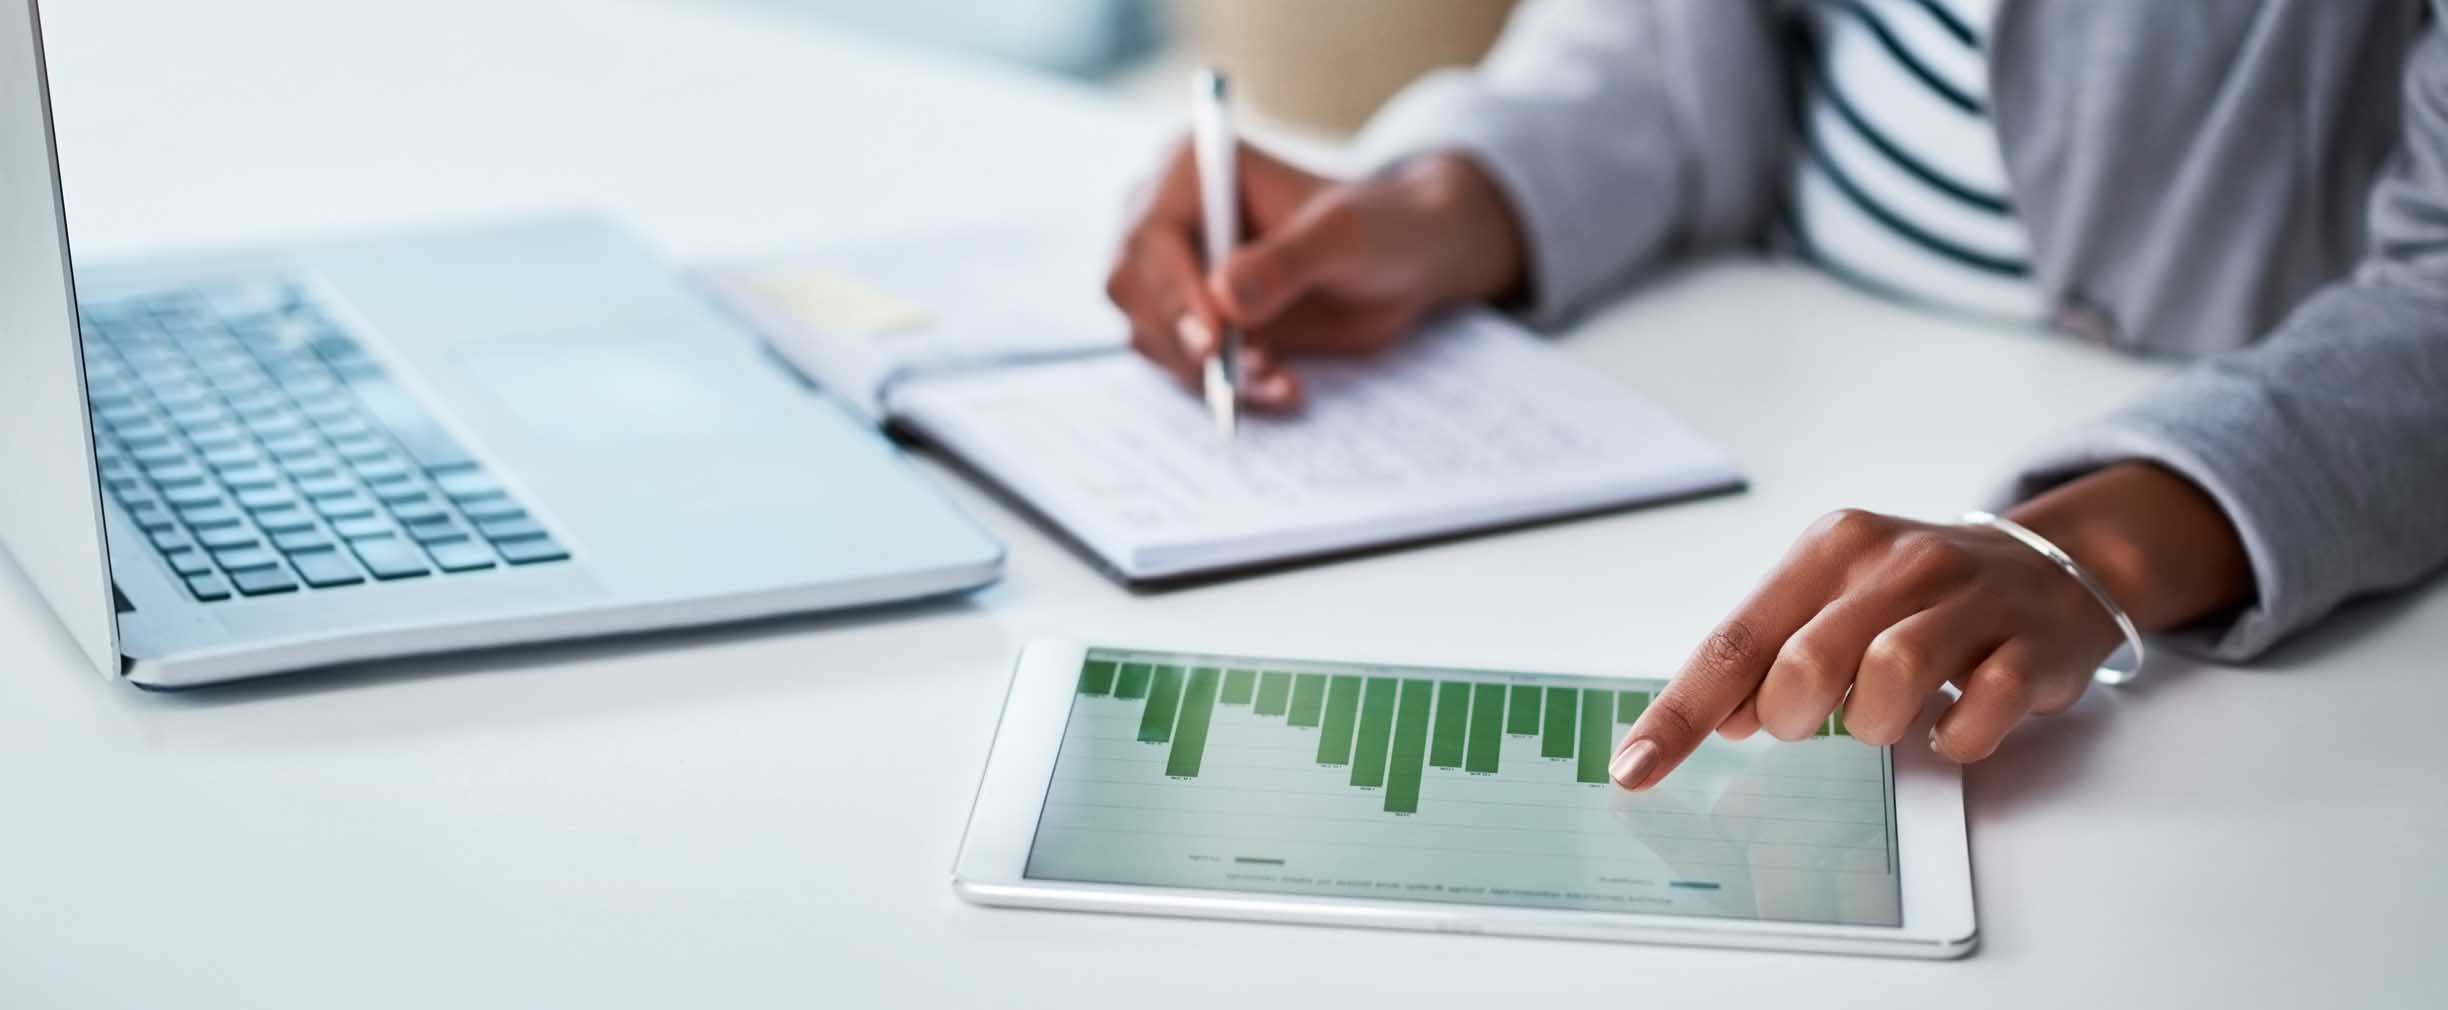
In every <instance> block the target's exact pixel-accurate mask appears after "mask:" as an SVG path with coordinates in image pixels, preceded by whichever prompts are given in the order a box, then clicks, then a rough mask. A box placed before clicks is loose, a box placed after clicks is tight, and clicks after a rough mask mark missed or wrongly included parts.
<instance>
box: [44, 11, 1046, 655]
mask: <svg viewBox="0 0 2448 1010" xmlns="http://www.w3.org/2000/svg"><path fill="white" fill-rule="evenodd" d="M6 2H7V6H6V7H0V22H5V24H0V355H5V361H6V365H5V367H0V473H4V474H6V475H7V477H6V484H5V487H0V544H4V545H5V546H6V548H7V551H8V553H9V554H11V555H12V556H13V557H14V558H15V560H16V562H17V564H18V566H19V567H20V568H21V569H22V570H23V571H24V572H25V574H26V576H27V578H28V580H29V582H30V583H31V584H32V585H33V586H34V588H35V589H36V590H37V591H38V592H39V593H40V594H41V595H42V597H43V598H44V599H45V600H46V601H47V602H48V603H49V605H50V606H51V608H52V610H53V611H54V612H55V613H56V614H57V616H58V618H59V620H60V623H61V624H63V625H64V626H65V627H66V629H67V630H68V632H69V633H70V635H71V636H72V637H73V638H74V639H75V641H76V644H77V645H78V646H79V648H80V649H81V650H82V651H83V652H84V654H85V656H86V657H87V658H88V659H89V660H90V661H91V662H92V664H93V665H94V667H95V668H97V669H99V670H101V671H102V672H104V673H105V674H107V675H109V676H112V677H116V678H121V679H124V680H127V681H129V682H132V683H134V684H137V685H140V686H144V687H154V688H177V687H187V686H193V685H200V684H206V683H212V682H217V681H226V680H232V679H236V678H242V677H251V676H258V675H263V674H271V673H278V672H285V671H294V670H300V669H307V668H315V667H323V666H328V665H332V664H339V663H348V662H353V661H360V660H370V659H378V658H388V657H397V656H403V655H409V654H417V653H427V652H437V651H445V650H459V649H469V648H478V647H488V646H498V645H507V644H513V643H524V642H536V641H543V640H551V639H564V638H571V637H579V636H591V635H603V634H612V633H628V632H636V631H642V630H650V629H662V628H672V627H678V626H684V625H698V624H707V623H714V622H728V621H740V620H747V619H754V618H760V617H768V616H774V615H781V614H789V613H799V612H807V611H819V610H829V609H834V608H844V607H857V606H865V605H872V604H882V603H888V602H894V601H902V600H910V599H915V598H921V597H929V596H936V595H941V594H950V593H957V592H960V591H963V590H967V589H970V588H973V587H976V586H979V585H983V584H985V583H987V582H990V581H992V580H993V579H994V578H995V577H996V576H997V574H998V573H999V571H1000V569H1001V565H1002V548H1001V546H1000V545H999V544H997V543H996V542H995V541H994V540H993V539H992V538H991V537H989V536H988V535H987V534H985V533H984V532H983V531H982V530H980V529H979V528H978V527H977V526H975V525H974V524H973V523H971V522H970V521H969V520H968V519H967V518H965V517H964V516H962V515H961V514H960V513H958V512H957V511H955V510H954V508H953V507H952V506H951V505H950V503H949V502H947V501H945V500H944V499H943V498H941V497H940V496H939V495H938V494H937V493H936V492H935V491H934V490H932V489H931V488H929V487H928V486H927V485H926V484H925V483H923V481H922V480H921V478H920V475H918V474H917V473H916V472H914V470H913V469H912V468H911V467H910V466H909V464H908V462H907V461H906V460H904V459H903V458H901V457H900V455H899V454H898V453H897V452H896V450H895V449H894V448H893V447H892V446H891V445H890V444H888V443H887V442H886V441H884V439H883V438H882V437H881V436H880V435H878V434H877V433H876V432H875V431H874V430H873V429H871V428H869V427H867V426H865V425H863V424H861V423H859V422H858V421H856V420H855V419H853V418H852V417H851V416H850V414H849V413H848V412H847V411H846V410H845V409H843V408H842V407H840V406H839V405H838V404H837V403H835V402H834V401H832V400H830V399H829V398H828V397H826V396H825V395H823V394H821V393H819V392H818V391H815V390H812V389H810V388H808V387H807V386H805V385H804V384H802V383H801V382H800V380H798V379H797V378H796V377H795V376H794V375H793V374H792V373H790V372H789V371H788V370H787V369H786V368H785V367H783V366H781V365H780V364H779V363H778V362H776V361H775V360H773V359H771V358H770V357H769V356H768V355H767V354H766V353H765V352H764V350H763V349H762V345H761V344H760V343H759V341H758V340H757V339H756V338H755V337H754V336H753V335H752V334H750V333H748V332H745V331H744V330H742V329H741V328H740V327H739V326H738V325H737V324H735V323H733V322H732V321H730V320H729V319H728V318H727V317H725V316H723V315H721V314H720V313H719V312H718V311H717V310H715V309H713V308H712V307H710V306H708V305H706V304H704V303H702V302H701V301H700V300H699V299H698V298H697V297H696V296H695V295H693V294H692V293H691V291H690V290H689V289H688V288H687V287H686V286H685V284H684V282H683V280H682V278H681V277H680V275H679V274H678V273H676V272H675V271H672V270H670V269H667V268H666V267H665V266H663V265H662V264H660V263H658V262H656V260H655V258H654V257H653V256H652V255H651V254H650V253H648V252H647V251H646V250H644V249H642V248H641V247H640V245H639V244H638V243H637V242H636V241H634V240H632V239H630V238H629V237H627V236H625V235H623V234H621V233H620V232H619V231H618V230H616V229H614V228H612V227H609V226H607V225H605V224H603V223H600V222H597V221H593V220H588V219H584V218H572V219H555V220H542V221H531V222H521V223H515V224H508V225H503V226H499V227H491V228H485V229H480V230H472V231H463V232H455V233H449V234H425V235H410V236H402V237H391V238H379V239H371V240H360V241H346V242H335V243H331V244H324V245H300V246H295V247H283V248H277V249H260V250H245V251H235V252H228V253H221V254H213V255H199V256H177V257H170V258H164V259H160V260H157V261H147V262H134V263H120V264H112V265H108V266H103V267H95V268H92V269H76V268H75V265H74V264H72V262H71V259H70V254H69V234H68V229H67V221H66V216H65V213H64V211H63V207H62V199H61V195H60V186H59V176H58V159H57V157H56V154H55V151H54V147H53V141H52V135H51V123H50V109H49V95H48V91H47V82H46V80H45V77H44V70H43V63H42V46H41V37H40V35H41V32H40V23H39V16H38V12H37V11H36V9H35V5H34V3H33V2H32V0H6Z"/></svg>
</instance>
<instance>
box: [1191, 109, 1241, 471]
mask: <svg viewBox="0 0 2448 1010" xmlns="http://www.w3.org/2000/svg"><path fill="white" fill-rule="evenodd" d="M1226 87H1227V86H1226V84H1225V81H1224V74H1223V72H1221V71H1219V70H1217V69H1215V68H1214V67H1208V68H1205V69H1202V70H1200V71H1199V72H1198V74H1197V75H1196V76H1195V77H1193V78H1192V79H1191V82H1190V153H1191V157H1192V158H1193V159H1195V160H1196V162H1197V163H1198V181H1199V219H1200V222H1201V224H1202V228H1201V230H1202V231H1205V232H1206V233H1207V269H1208V270H1209V271H1211V272H1212V271H1214V270H1217V269H1220V268H1222V267H1223V265H1224V259H1225V257H1228V256H1231V255H1232V251H1233V246H1234V245H1236V244H1237V240H1238V239H1239V238H1240V232H1241V201H1240V192H1241V187H1240V182H1239V180H1237V179H1236V178H1234V175H1233V166H1234V158H1233V153H1234V152H1233V148H1234V147H1235V146H1237V145H1236V144H1235V142H1234V140H1233V127H1232V109H1231V106H1230V105H1229V103H1228V99H1229V98H1230V96H1229V95H1228V94H1226ZM1240 355H1241V331H1240V329H1239V328H1237V327H1232V326H1226V327H1224V328H1223V332H1220V333H1218V334H1216V353H1215V356H1213V357H1210V358H1208V359H1207V361H1206V364H1205V372H1206V393H1207V413H1208V414H1209V415H1210V416H1212V417H1214V418H1215V425H1216V431H1217V432H1218V433H1220V434H1222V435H1223V436H1224V437H1225V438H1227V439H1229V438H1231V437H1232V435H1233V426H1234V424H1235V423H1236V422H1237V421H1238V420H1239V417H1238V411H1239V409H1240V388H1241V362H1240Z"/></svg>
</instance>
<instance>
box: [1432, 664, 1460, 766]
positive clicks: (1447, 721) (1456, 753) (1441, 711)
mask: <svg viewBox="0 0 2448 1010" xmlns="http://www.w3.org/2000/svg"><path fill="white" fill-rule="evenodd" d="M1470 696H1471V686H1470V685H1469V684H1466V683H1464V682H1462V681H1459V680H1449V681H1446V682H1444V683H1442V684H1439V685H1437V700H1436V738H1435V740H1434V741H1433V742H1431V743H1430V744H1429V745H1428V763H1429V764H1432V765H1435V766H1437V767H1439V768H1460V767H1462V745H1463V741H1464V740H1465V739H1467V738H1468V737H1469V736H1470Z"/></svg>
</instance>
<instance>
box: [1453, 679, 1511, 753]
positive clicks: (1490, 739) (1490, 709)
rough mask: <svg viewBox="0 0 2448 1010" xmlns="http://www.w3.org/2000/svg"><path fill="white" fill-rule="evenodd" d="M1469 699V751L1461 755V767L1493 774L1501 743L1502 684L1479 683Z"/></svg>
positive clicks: (1503, 692)
mask: <svg viewBox="0 0 2448 1010" xmlns="http://www.w3.org/2000/svg"><path fill="white" fill-rule="evenodd" d="M1474 693H1475V694H1477V695H1478V697H1477V698H1475V699H1472V701H1471V714H1470V752H1469V753H1467V754H1464V755H1463V756H1462V768H1463V770H1464V771H1471V772H1477V773H1479V774H1482V775H1494V774H1496V755H1497V753H1498V752H1499V751H1500V750H1502V749H1503V747H1504V704H1505V686H1504V685H1503V684H1481V685H1479V687H1478V690H1477V691H1475V692H1474Z"/></svg>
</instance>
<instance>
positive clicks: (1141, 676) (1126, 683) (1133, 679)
mask: <svg viewBox="0 0 2448 1010" xmlns="http://www.w3.org/2000/svg"><path fill="white" fill-rule="evenodd" d="M1147 688H1148V665H1147V664H1146V663H1124V664H1122V669H1121V670H1120V671H1119V672H1117V673H1115V674H1114V697H1116V698H1145V697H1147Z"/></svg>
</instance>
